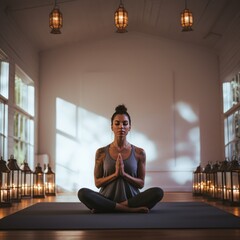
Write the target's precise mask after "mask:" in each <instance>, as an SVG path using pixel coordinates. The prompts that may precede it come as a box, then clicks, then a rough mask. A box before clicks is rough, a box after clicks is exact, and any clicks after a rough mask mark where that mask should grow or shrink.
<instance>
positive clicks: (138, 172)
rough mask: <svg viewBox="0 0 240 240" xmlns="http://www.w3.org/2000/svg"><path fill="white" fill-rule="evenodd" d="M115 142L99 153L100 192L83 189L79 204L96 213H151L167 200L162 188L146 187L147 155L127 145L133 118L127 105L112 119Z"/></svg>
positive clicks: (96, 175)
mask: <svg viewBox="0 0 240 240" xmlns="http://www.w3.org/2000/svg"><path fill="white" fill-rule="evenodd" d="M111 128H112V131H113V133H114V140H113V142H112V143H111V144H109V145H107V146H105V147H102V148H99V149H98V150H97V151H96V157H95V168H94V180H95V185H96V187H97V188H100V191H99V192H95V191H92V190H90V189H87V188H82V189H80V190H79V192H78V198H79V200H80V201H81V202H82V203H84V204H85V205H86V206H87V207H88V208H89V209H91V211H92V212H142V213H147V212H149V209H151V208H153V207H154V206H155V205H156V204H157V203H158V202H159V201H161V199H162V198H163V190H162V189H161V188H158V187H154V188H149V189H147V190H146V191H143V192H140V191H139V189H141V188H143V187H144V179H145V167H146V155H145V151H144V150H143V149H142V148H139V147H136V146H134V145H132V144H130V143H129V142H128V141H127V135H128V132H129V131H130V130H131V118H130V115H129V114H128V112H127V108H126V107H125V105H119V106H117V107H116V109H115V113H114V114H113V115H112V118H111Z"/></svg>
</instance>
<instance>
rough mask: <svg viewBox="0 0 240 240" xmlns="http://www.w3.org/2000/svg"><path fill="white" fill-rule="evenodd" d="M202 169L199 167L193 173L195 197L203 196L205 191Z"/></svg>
mask: <svg viewBox="0 0 240 240" xmlns="http://www.w3.org/2000/svg"><path fill="white" fill-rule="evenodd" d="M202 180H203V179H202V167H201V166H200V165H199V166H198V167H197V168H196V170H195V171H194V172H193V195H194V196H201V195H202V190H203V181H202Z"/></svg>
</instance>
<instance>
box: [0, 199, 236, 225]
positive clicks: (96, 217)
mask: <svg viewBox="0 0 240 240" xmlns="http://www.w3.org/2000/svg"><path fill="white" fill-rule="evenodd" d="M200 228H205V229H207V228H211V229H213V228H228V229H231V228H232V229H234V228H235V229H238V228H240V217H237V216H234V215H232V214H230V213H227V212H225V211H223V210H220V209H218V208H216V207H213V206H210V205H208V204H206V203H202V202H160V203H159V204H157V205H156V206H155V207H154V208H153V209H152V210H151V211H150V212H149V213H147V214H146V213H97V214H92V213H91V212H90V211H89V210H88V209H87V208H86V207H85V206H84V205H83V204H81V203H77V202H64V203H62V202H55V203H53V202H49V203H48V202H43V203H37V204H35V205H33V206H30V207H28V208H26V209H23V210H21V211H19V212H16V213H14V214H12V215H9V216H7V217H4V218H2V219H1V220H0V230H81V229H200Z"/></svg>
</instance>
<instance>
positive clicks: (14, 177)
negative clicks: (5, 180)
mask: <svg viewBox="0 0 240 240" xmlns="http://www.w3.org/2000/svg"><path fill="white" fill-rule="evenodd" d="M7 166H8V168H9V170H10V183H11V184H10V191H11V194H10V196H11V201H12V202H21V169H20V168H19V166H18V164H17V160H16V159H14V156H13V155H11V156H10V159H8V164H7Z"/></svg>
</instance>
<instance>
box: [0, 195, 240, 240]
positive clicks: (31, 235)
mask: <svg viewBox="0 0 240 240" xmlns="http://www.w3.org/2000/svg"><path fill="white" fill-rule="evenodd" d="M44 201H46V202H78V199H77V196H76V195H75V194H57V196H51V197H45V198H44V199H32V198H31V199H23V200H22V201H21V202H20V203H14V204H13V206H12V207H10V208H0V218H3V217H4V216H7V215H9V214H12V213H14V212H16V211H19V210H21V209H23V208H26V207H28V206H31V205H33V204H35V203H37V202H44ZM163 201H164V202H188V201H189V202H196V201H203V202H207V203H209V204H211V205H213V206H215V207H218V208H220V209H222V210H224V211H227V212H230V213H232V214H234V215H236V216H239V217H240V207H236V206H235V207H234V206H228V205H223V204H222V203H221V202H217V201H209V200H207V199H204V198H202V197H195V196H192V193H190V192H167V193H165V196H164V199H163ZM0 239H4V240H5V239H6V240H8V239H20V240H21V239H25V240H28V239H31V240H34V239H35V240H38V239H39V240H40V239H41V240H42V239H48V240H68V239H71V240H75V239H78V240H83V239H84V240H86V239H91V240H103V239H104V240H108V239H109V240H113V239H116V240H121V239H131V240H135V239H136V240H145V239H146V240H149V239H151V240H155V239H161V240H165V239H166V240H176V239H178V240H179V239H180V240H182V239H184V240H188V239H189V240H190V239H191V240H192V239H194V240H203V239H204V240H208V239H209V240H210V239H211V240H215V239H216V240H217V239H218V240H225V239H231V240H235V239H236V240H237V239H238V240H239V239H240V229H234V230H233V229H181V230H179V229H171V230H167V229H166V230H165V229H161V230H160V229H159V230H158V229H155V230H151V229H148V230H144V229H141V230H134V229H133V230H84V231H44V230H41V231H0Z"/></svg>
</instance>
